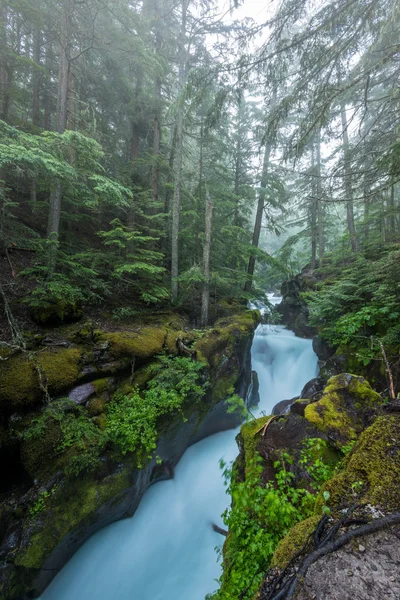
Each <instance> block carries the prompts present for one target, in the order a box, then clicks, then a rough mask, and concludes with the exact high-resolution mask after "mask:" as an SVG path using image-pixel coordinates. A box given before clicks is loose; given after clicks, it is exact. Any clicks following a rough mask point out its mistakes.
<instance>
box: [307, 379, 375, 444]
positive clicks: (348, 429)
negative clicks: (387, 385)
mask: <svg viewBox="0 0 400 600" xmlns="http://www.w3.org/2000/svg"><path fill="white" fill-rule="evenodd" d="M381 403H382V398H381V396H380V395H379V394H378V393H377V392H375V391H374V390H373V389H372V388H371V386H370V385H369V383H368V381H366V380H365V379H364V378H363V377H358V376H356V375H350V374H348V373H342V374H341V375H336V376H334V377H332V378H331V379H330V380H329V381H328V385H327V387H326V388H325V390H324V393H323V395H322V398H321V399H320V400H318V402H314V403H311V404H309V405H308V406H306V407H305V410H304V415H305V418H306V419H307V420H308V421H309V422H310V423H312V425H314V426H315V427H316V428H317V429H318V430H320V431H321V432H323V433H325V434H327V435H328V436H329V438H330V439H332V440H335V441H336V443H337V444H338V445H339V446H345V445H347V444H349V442H351V441H352V440H355V439H356V438H357V435H358V434H359V433H360V432H361V431H362V430H363V429H364V428H365V426H366V425H367V424H368V421H369V419H371V417H372V416H373V414H374V413H375V411H376V409H377V407H378V406H379V405H380V404H381Z"/></svg>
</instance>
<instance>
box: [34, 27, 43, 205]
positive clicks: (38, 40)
mask: <svg viewBox="0 0 400 600" xmlns="http://www.w3.org/2000/svg"><path fill="white" fill-rule="evenodd" d="M41 51H42V32H41V29H40V27H39V26H38V27H37V28H36V30H35V32H34V40H33V60H34V62H35V64H36V65H38V66H37V67H34V68H33V74H32V79H33V90H32V124H33V125H34V127H37V128H39V127H40V88H41V79H42V75H41V73H40V71H39V67H40V65H41ZM36 196H37V183H36V179H33V181H32V184H31V204H32V209H33V210H35V208H36V200H37V198H36Z"/></svg>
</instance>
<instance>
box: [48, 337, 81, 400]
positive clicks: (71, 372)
mask: <svg viewBox="0 0 400 600" xmlns="http://www.w3.org/2000/svg"><path fill="white" fill-rule="evenodd" d="M37 358H38V361H39V363H40V365H41V368H42V370H43V372H44V373H45V375H46V378H47V384H48V387H49V392H50V393H58V392H61V391H63V390H65V389H67V388H68V387H69V386H72V384H73V383H74V382H75V381H76V379H77V377H78V375H79V361H80V358H81V353H80V350H79V349H78V348H68V349H62V350H57V351H54V350H46V351H44V352H40V353H39V354H38V357H37Z"/></svg>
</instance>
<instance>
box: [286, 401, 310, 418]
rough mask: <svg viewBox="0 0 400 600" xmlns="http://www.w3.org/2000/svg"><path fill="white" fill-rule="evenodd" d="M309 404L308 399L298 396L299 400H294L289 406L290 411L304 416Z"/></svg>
mask: <svg viewBox="0 0 400 600" xmlns="http://www.w3.org/2000/svg"><path fill="white" fill-rule="evenodd" d="M309 404H310V401H309V400H307V399H305V400H304V399H302V398H300V399H299V400H296V401H295V402H293V404H292V405H291V407H290V412H292V413H294V414H296V415H300V416H301V417H304V413H305V410H306V408H307V406H308V405H309Z"/></svg>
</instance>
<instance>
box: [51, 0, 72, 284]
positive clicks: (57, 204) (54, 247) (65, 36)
mask: <svg viewBox="0 0 400 600" xmlns="http://www.w3.org/2000/svg"><path fill="white" fill-rule="evenodd" d="M71 18H72V2H71V0H66V1H65V3H64V10H63V14H62V21H61V39H60V42H61V44H60V67H59V75H58V77H59V79H58V110H57V131H58V133H60V134H62V133H64V131H65V129H66V127H67V122H68V85H69V74H70V71H71V59H70V55H69V48H70V44H71V33H72V32H71ZM61 200H62V185H61V183H60V182H59V181H57V182H55V183H54V188H53V190H52V192H51V194H50V207H49V219H48V224H47V237H48V239H49V241H50V247H49V259H48V268H49V273H48V276H49V278H51V277H52V276H53V274H54V272H55V269H56V264H57V252H58V238H59V233H60V219H61Z"/></svg>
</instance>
